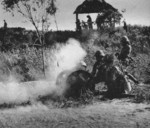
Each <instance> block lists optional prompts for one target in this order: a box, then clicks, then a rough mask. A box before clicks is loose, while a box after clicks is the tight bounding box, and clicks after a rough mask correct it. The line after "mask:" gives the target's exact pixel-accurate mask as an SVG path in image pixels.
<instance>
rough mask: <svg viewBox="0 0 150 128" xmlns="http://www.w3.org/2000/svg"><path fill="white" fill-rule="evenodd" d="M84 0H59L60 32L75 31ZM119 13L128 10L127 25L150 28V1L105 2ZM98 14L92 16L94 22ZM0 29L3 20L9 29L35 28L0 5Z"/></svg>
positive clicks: (116, 0) (83, 18) (111, 0)
mask: <svg viewBox="0 0 150 128" xmlns="http://www.w3.org/2000/svg"><path fill="white" fill-rule="evenodd" d="M83 1H84V0H57V7H58V10H57V13H56V19H57V23H58V28H59V29H60V30H75V15H74V14H73V12H74V10H75V9H76V7H77V6H78V5H80V4H81V3H82V2H83ZM105 1H106V2H108V3H109V4H111V5H112V6H113V7H115V8H117V9H118V10H119V11H121V10H122V9H126V13H124V14H123V15H124V18H125V19H126V22H127V24H138V25H148V26H150V0H105ZM96 15H97V14H92V15H91V16H92V19H93V21H94V20H95V17H96ZM0 17H1V18H0V19H1V20H0V27H2V26H3V20H4V19H5V20H6V21H7V23H8V27H24V28H27V29H31V28H33V26H32V24H30V23H27V22H24V20H23V18H22V17H20V16H14V17H12V16H11V14H9V13H6V12H5V11H4V10H3V9H2V6H1V5H0ZM79 18H80V19H81V20H87V19H86V15H79ZM51 28H52V29H56V25H55V23H54V21H52V25H51Z"/></svg>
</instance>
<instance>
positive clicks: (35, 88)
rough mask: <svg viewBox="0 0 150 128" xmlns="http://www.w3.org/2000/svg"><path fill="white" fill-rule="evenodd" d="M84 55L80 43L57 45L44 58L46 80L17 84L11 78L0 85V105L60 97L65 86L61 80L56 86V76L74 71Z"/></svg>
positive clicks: (71, 40)
mask: <svg viewBox="0 0 150 128" xmlns="http://www.w3.org/2000/svg"><path fill="white" fill-rule="evenodd" d="M85 55H86V52H85V51H84V49H83V48H82V47H81V45H80V43H79V42H78V41H76V40H74V39H69V40H68V41H67V43H66V44H64V45H60V44H57V45H56V47H55V48H53V49H51V51H50V53H49V54H48V56H47V58H46V61H47V62H48V68H47V72H46V79H45V80H39V81H32V82H23V83H18V82H17V80H16V79H15V77H13V76H11V77H10V80H9V81H7V82H1V83H0V104H3V103H7V104H10V103H22V102H26V101H36V99H37V98H38V97H39V96H45V95H49V94H54V93H55V95H61V94H62V93H63V91H64V90H65V88H66V84H65V80H62V81H61V82H62V83H60V85H57V80H58V76H59V75H60V73H62V72H64V71H69V72H71V71H74V70H75V69H76V68H77V67H78V65H79V64H80V62H81V60H83V58H84V57H85ZM56 93H57V94H56Z"/></svg>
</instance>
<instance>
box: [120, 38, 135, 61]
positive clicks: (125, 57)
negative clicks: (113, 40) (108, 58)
mask: <svg viewBox="0 0 150 128" xmlns="http://www.w3.org/2000/svg"><path fill="white" fill-rule="evenodd" d="M121 43H122V49H121V52H120V54H119V55H118V59H119V60H121V61H122V62H123V63H125V64H128V63H129V58H131V57H130V54H131V50H132V47H131V44H130V41H129V39H128V37H127V36H123V37H122V39H121ZM131 59H132V58H131Z"/></svg>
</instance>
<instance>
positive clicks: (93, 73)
mask: <svg viewBox="0 0 150 128" xmlns="http://www.w3.org/2000/svg"><path fill="white" fill-rule="evenodd" d="M97 65H98V64H97V62H96V63H95V64H94V66H93V70H92V73H91V74H92V76H95V74H96V70H97Z"/></svg>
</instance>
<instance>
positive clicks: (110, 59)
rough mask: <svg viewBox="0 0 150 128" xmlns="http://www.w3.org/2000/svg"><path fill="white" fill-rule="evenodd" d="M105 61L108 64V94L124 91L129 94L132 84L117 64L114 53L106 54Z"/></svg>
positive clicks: (106, 79)
mask: <svg viewBox="0 0 150 128" xmlns="http://www.w3.org/2000/svg"><path fill="white" fill-rule="evenodd" d="M104 61H105V66H106V72H105V84H106V85H107V89H108V90H107V92H108V95H110V96H112V97H113V96H118V95H120V94H123V93H124V94H128V93H129V92H130V91H131V85H130V83H129V82H128V80H127V77H126V76H125V75H124V73H123V72H122V71H121V70H120V68H119V67H118V66H115V64H114V62H115V57H114V55H106V56H105V59H104Z"/></svg>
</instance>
